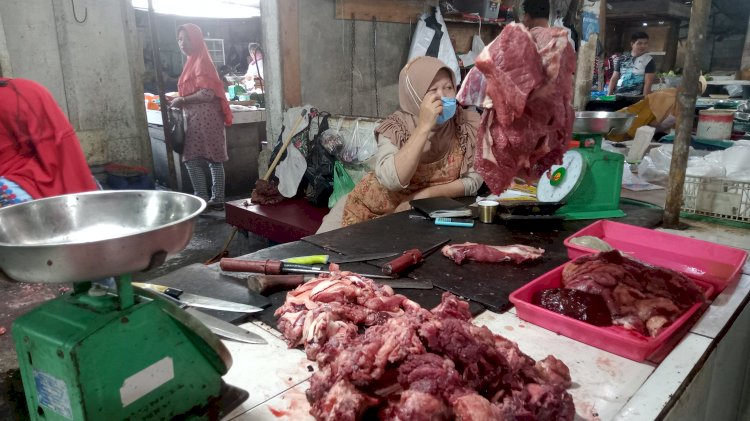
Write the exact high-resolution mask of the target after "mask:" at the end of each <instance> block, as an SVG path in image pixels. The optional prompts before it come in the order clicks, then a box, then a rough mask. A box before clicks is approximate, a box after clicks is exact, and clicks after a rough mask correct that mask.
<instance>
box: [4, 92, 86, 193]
mask: <svg viewBox="0 0 750 421" xmlns="http://www.w3.org/2000/svg"><path fill="white" fill-rule="evenodd" d="M0 81H2V82H7V86H4V87H0V176H3V177H6V178H8V179H9V180H11V181H13V182H15V183H17V184H18V185H19V186H21V188H23V189H24V190H26V192H27V193H28V194H29V195H30V196H31V197H33V198H34V199H40V198H43V197H50V196H58V195H61V194H69V193H80V192H84V191H91V190H96V189H97V186H96V183H94V178H93V177H92V176H91V170H90V169H89V167H88V165H87V164H86V158H85V157H84V155H83V150H82V149H81V145H80V143H79V141H78V137H77V136H76V134H75V131H73V126H71V125H70V123H69V122H68V119H67V118H66V117H65V114H63V112H62V110H61V109H60V107H59V106H58V105H57V102H55V99H54V98H53V97H52V94H50V93H49V91H48V90H47V89H46V88H44V87H43V86H42V85H40V84H38V83H36V82H34V81H31V80H26V79H4V78H0Z"/></svg>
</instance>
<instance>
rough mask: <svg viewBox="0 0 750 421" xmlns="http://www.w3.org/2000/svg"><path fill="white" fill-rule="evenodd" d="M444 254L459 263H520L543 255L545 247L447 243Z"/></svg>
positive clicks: (443, 250)
mask: <svg viewBox="0 0 750 421" xmlns="http://www.w3.org/2000/svg"><path fill="white" fill-rule="evenodd" d="M440 251H441V252H442V253H443V256H445V257H447V258H449V259H451V260H453V261H454V262H456V264H457V265H460V264H462V263H463V262H464V261H466V260H473V261H475V262H485V263H500V262H508V261H510V262H513V263H515V264H520V263H523V262H526V261H529V260H536V259H538V258H540V257H542V254H544V249H538V248H535V247H530V246H524V245H521V244H513V245H511V246H491V245H489V244H478V243H463V244H447V245H445V246H443V248H442V249H441V250H440Z"/></svg>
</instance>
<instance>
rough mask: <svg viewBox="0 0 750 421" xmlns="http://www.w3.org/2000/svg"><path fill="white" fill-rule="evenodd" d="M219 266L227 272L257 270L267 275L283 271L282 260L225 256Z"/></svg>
mask: <svg viewBox="0 0 750 421" xmlns="http://www.w3.org/2000/svg"><path fill="white" fill-rule="evenodd" d="M219 267H220V268H221V270H224V271H227V272H255V273H263V274H266V275H278V274H280V273H281V261H280V260H239V259H230V258H226V257H225V258H223V259H221V262H219Z"/></svg>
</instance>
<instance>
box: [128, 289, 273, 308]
mask: <svg viewBox="0 0 750 421" xmlns="http://www.w3.org/2000/svg"><path fill="white" fill-rule="evenodd" d="M133 286H136V287H139V288H147V289H151V290H154V291H157V292H161V293H162V294H165V295H168V296H170V297H172V298H174V299H176V300H179V301H181V302H183V303H185V304H187V305H190V306H193V307H200V308H208V309H211V310H221V311H233V312H235V313H257V312H260V311H263V309H262V308H260V307H255V306H251V305H248V304H242V303H235V302H233V301H225V300H220V299H218V298H211V297H204V296H202V295H195V294H191V293H189V292H185V291H183V290H181V289H177V288H171V287H167V286H164V285H156V284H144V283H140V282H133Z"/></svg>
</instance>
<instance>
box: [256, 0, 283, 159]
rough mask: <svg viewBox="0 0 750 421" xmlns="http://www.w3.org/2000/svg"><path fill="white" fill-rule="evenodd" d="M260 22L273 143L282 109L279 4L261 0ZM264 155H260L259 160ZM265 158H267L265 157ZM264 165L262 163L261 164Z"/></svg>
mask: <svg viewBox="0 0 750 421" xmlns="http://www.w3.org/2000/svg"><path fill="white" fill-rule="evenodd" d="M260 22H261V28H262V31H263V45H262V47H263V52H264V55H263V74H264V76H265V97H266V98H265V99H266V140H267V141H268V143H269V145H273V144H274V143H275V142H276V139H277V138H278V137H279V134H280V133H281V126H282V120H283V117H284V114H283V113H284V109H283V98H282V93H283V91H284V89H283V76H282V74H281V66H282V57H281V41H280V39H279V33H280V31H279V22H280V16H279V5H278V2H277V1H275V0H261V2H260ZM263 159H264V155H261V160H263ZM266 159H267V158H266ZM261 167H264V165H261Z"/></svg>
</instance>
